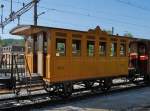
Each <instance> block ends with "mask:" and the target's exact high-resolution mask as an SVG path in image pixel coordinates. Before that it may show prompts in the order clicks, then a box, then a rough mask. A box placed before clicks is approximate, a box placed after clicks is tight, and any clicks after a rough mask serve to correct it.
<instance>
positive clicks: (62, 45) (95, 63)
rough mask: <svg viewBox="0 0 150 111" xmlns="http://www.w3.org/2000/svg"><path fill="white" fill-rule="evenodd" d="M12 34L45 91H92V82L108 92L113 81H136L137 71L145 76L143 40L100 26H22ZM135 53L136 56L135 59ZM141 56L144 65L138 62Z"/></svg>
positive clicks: (145, 55) (144, 43)
mask: <svg viewBox="0 0 150 111" xmlns="http://www.w3.org/2000/svg"><path fill="white" fill-rule="evenodd" d="M11 34H13V35H21V36H23V37H24V39H25V56H26V58H27V61H26V64H27V66H28V68H29V69H30V72H31V73H38V74H40V75H41V76H42V77H43V78H44V80H45V81H46V86H47V87H46V89H47V90H48V91H51V90H52V91H53V92H55V91H57V92H60V93H62V92H65V94H70V93H72V92H73V90H74V87H73V85H74V84H83V85H84V87H85V88H91V87H92V86H93V84H94V83H95V82H97V83H98V87H100V88H101V89H103V90H107V89H109V88H110V86H111V84H112V80H113V78H119V77H127V78H128V77H132V78H135V73H136V74H137V72H136V71H135V70H137V69H140V70H139V72H138V73H140V74H139V75H141V72H143V71H145V72H144V74H143V75H144V76H145V75H146V76H148V70H149V69H148V68H147V67H149V66H148V65H149V64H148V56H149V54H148V53H147V51H148V49H149V47H148V42H147V41H146V40H145V41H143V42H141V41H138V39H135V38H134V39H133V38H128V37H121V36H119V35H108V34H107V33H106V32H105V31H102V30H101V29H100V27H99V26H97V27H96V28H95V29H90V30H88V31H78V30H70V29H62V28H53V27H43V26H33V25H23V26H18V27H16V28H14V29H12V31H11ZM131 43H132V44H131ZM140 48H141V52H142V51H143V52H142V53H140V52H139V50H140ZM129 49H130V50H129ZM134 53H135V54H137V58H135V60H134V58H133V56H132V54H134ZM139 54H140V55H139ZM135 56H136V55H135ZM140 57H141V58H140ZM142 57H144V58H143V59H144V60H143V61H145V62H140V59H142ZM145 57H147V58H145ZM137 62H138V63H137ZM129 66H130V67H129ZM140 67H144V68H147V69H144V68H143V69H142V68H140ZM129 69H130V70H129ZM133 69H134V70H133ZM129 72H130V74H129ZM133 72H134V73H133ZM129 75H130V76H129ZM60 89H61V90H60Z"/></svg>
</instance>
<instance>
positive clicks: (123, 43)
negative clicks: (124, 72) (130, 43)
mask: <svg viewBox="0 0 150 111" xmlns="http://www.w3.org/2000/svg"><path fill="white" fill-rule="evenodd" d="M121 45H124V54H123V55H122V54H121ZM126 45H127V44H126V43H125V42H121V43H120V47H119V55H120V56H121V57H125V56H126V53H127V49H126Z"/></svg>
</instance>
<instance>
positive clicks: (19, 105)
mask: <svg viewBox="0 0 150 111" xmlns="http://www.w3.org/2000/svg"><path fill="white" fill-rule="evenodd" d="M143 87H148V85H145V84H143V83H142V84H139V85H135V84H128V85H121V86H113V87H112V89H111V90H110V91H108V92H102V91H96V90H94V89H92V91H90V90H86V91H81V92H75V93H73V95H72V96H71V97H69V98H67V99H65V102H64V99H62V98H60V97H58V96H55V97H54V96H53V95H52V94H49V93H41V94H31V95H24V96H14V97H12V98H3V99H0V110H7V111H8V110H9V111H10V110H12V111H14V110H26V109H29V108H31V107H32V108H33V107H34V108H38V107H39V106H40V107H41V106H43V107H44V106H46V105H56V104H64V103H66V102H70V101H78V100H81V99H86V98H91V97H96V96H104V95H111V94H115V93H120V92H123V91H128V90H135V89H138V88H143Z"/></svg>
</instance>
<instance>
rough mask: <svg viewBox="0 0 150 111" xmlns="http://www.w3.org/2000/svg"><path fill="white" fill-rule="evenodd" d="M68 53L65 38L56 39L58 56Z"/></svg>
mask: <svg viewBox="0 0 150 111" xmlns="http://www.w3.org/2000/svg"><path fill="white" fill-rule="evenodd" d="M65 55H66V40H65V39H58V38H57V39H56V56H65Z"/></svg>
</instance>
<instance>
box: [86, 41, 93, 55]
mask: <svg viewBox="0 0 150 111" xmlns="http://www.w3.org/2000/svg"><path fill="white" fill-rule="evenodd" d="M87 53H88V56H94V41H87Z"/></svg>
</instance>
